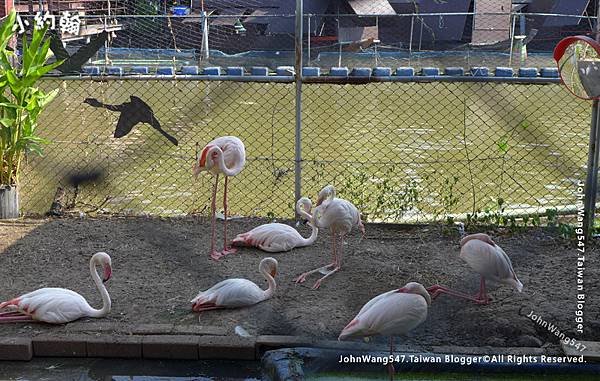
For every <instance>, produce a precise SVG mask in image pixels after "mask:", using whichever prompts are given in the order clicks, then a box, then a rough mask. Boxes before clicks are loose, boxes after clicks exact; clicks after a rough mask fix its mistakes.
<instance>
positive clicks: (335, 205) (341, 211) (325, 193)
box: [296, 185, 365, 290]
mask: <svg viewBox="0 0 600 381" xmlns="http://www.w3.org/2000/svg"><path fill="white" fill-rule="evenodd" d="M298 212H299V214H300V215H301V216H302V217H303V218H305V219H307V220H309V221H311V222H312V223H313V225H314V226H315V227H317V228H320V229H325V228H329V229H330V231H331V240H332V241H331V244H332V245H331V247H332V253H333V261H332V262H331V263H330V264H328V265H326V266H323V267H319V268H317V269H314V270H311V271H307V272H305V273H303V274H301V275H300V276H299V277H298V278H296V283H303V282H305V281H306V277H307V276H308V275H310V274H314V273H316V272H320V273H321V274H324V276H323V277H322V278H321V279H319V280H317V281H316V282H315V284H314V285H313V287H312V288H313V290H316V289H317V288H319V287H320V286H321V283H322V282H323V281H324V280H325V279H326V278H327V277H329V276H331V275H332V274H334V273H336V272H338V271H339V270H340V269H341V267H342V255H343V249H344V237H345V236H346V234H348V233H349V232H350V231H351V230H352V227H353V226H355V225H357V226H358V228H359V229H360V231H361V232H362V236H363V237H364V235H365V227H364V225H363V223H362V220H361V219H360V213H359V211H358V209H356V207H355V206H354V205H353V204H352V203H351V202H350V201H347V200H344V199H341V198H337V197H335V188H334V187H333V185H327V186H326V187H324V188H323V189H322V190H321V192H319V198H318V200H317V207H316V208H315V212H314V214H313V215H310V213H308V212H307V211H305V210H298ZM338 235H339V238H340V242H341V245H340V248H339V251H338V249H337V236H338Z"/></svg>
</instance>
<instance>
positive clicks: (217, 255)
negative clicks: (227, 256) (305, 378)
mask: <svg viewBox="0 0 600 381" xmlns="http://www.w3.org/2000/svg"><path fill="white" fill-rule="evenodd" d="M222 256H223V255H222V254H221V253H220V252H218V251H216V250H215V251H213V252H212V253H210V257H211V258H212V259H213V260H215V261H218V260H219V259H221V257H222Z"/></svg>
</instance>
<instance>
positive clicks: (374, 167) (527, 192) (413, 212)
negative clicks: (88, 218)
mask: <svg viewBox="0 0 600 381" xmlns="http://www.w3.org/2000/svg"><path fill="white" fill-rule="evenodd" d="M42 87H44V88H47V89H49V88H53V87H60V88H61V92H60V95H59V96H58V98H57V99H56V100H55V101H54V102H53V103H52V104H51V106H49V109H48V110H47V111H46V112H45V113H44V115H43V117H42V119H41V125H40V127H39V131H40V132H41V134H42V135H43V136H44V137H46V138H48V139H50V140H51V141H52V143H51V144H50V145H48V146H47V147H46V154H45V157H43V158H37V157H30V158H29V160H28V165H27V168H26V172H25V175H24V177H23V179H22V186H21V188H22V190H23V191H22V195H21V197H22V203H23V210H24V211H25V212H29V213H41V212H45V211H47V210H48V208H49V206H50V203H51V201H52V198H53V196H54V193H55V190H56V187H57V186H58V185H61V184H62V185H65V179H66V177H67V175H68V174H69V173H72V172H73V171H89V170H92V169H101V170H103V171H104V173H106V177H105V178H104V180H103V181H101V182H99V183H96V184H94V185H84V186H82V187H81V189H80V194H79V197H78V198H77V202H78V207H79V208H81V209H83V210H94V209H97V208H98V206H99V205H102V208H100V211H101V212H102V211H104V212H118V213H135V214H140V213H151V214H160V215H179V214H187V213H192V212H206V211H207V210H208V209H207V208H208V205H209V202H210V201H209V200H210V193H211V182H212V178H211V177H210V176H208V175H206V174H205V175H204V176H200V177H199V179H197V180H194V179H193V178H192V176H191V166H192V163H193V161H194V151H195V144H196V142H198V143H199V144H200V146H201V147H202V146H203V145H204V144H206V143H207V142H208V141H210V140H211V139H213V138H215V137H217V136H221V135H236V136H238V137H240V138H241V139H242V140H243V141H244V142H245V145H246V151H247V156H248V162H247V164H246V167H245V169H244V170H243V171H242V173H241V174H240V175H238V176H236V177H235V178H233V179H231V180H230V193H229V200H230V202H229V206H230V210H231V212H232V213H233V214H240V215H260V216H281V217H290V216H291V215H292V214H291V213H292V206H293V199H294V136H295V134H294V121H295V117H294V110H295V103H294V86H293V85H292V84H275V83H236V82H200V81H176V80H169V81H157V80H154V81H152V80H144V81H127V80H119V81H108V82H100V81H92V80H89V79H88V80H77V81H73V80H70V81H61V80H54V79H47V80H44V81H43V82H42ZM130 95H136V96H138V97H141V98H142V99H144V100H145V101H146V102H147V103H148V104H149V105H150V106H151V107H152V109H153V110H154V112H155V116H156V117H157V118H158V120H159V121H160V122H161V124H162V127H163V128H164V129H165V130H166V131H168V132H169V133H170V134H172V135H174V136H175V137H176V138H177V139H178V140H179V146H177V147H175V146H173V145H171V144H170V143H169V142H168V141H167V140H166V139H164V138H163V137H162V136H161V135H159V134H158V133H157V132H156V131H154V130H153V129H152V128H150V127H149V126H147V125H138V126H137V127H135V128H134V130H133V131H132V132H131V133H130V134H129V135H127V136H126V137H124V138H121V139H114V138H113V137H112V134H113V131H114V129H115V125H116V123H117V119H118V116H119V114H118V113H117V112H111V111H108V110H105V109H97V108H93V107H91V106H88V105H87V104H83V103H82V102H83V100H84V99H85V98H86V97H95V98H97V99H99V100H101V101H103V102H106V103H114V104H118V103H122V102H124V101H126V100H128V98H129V96H130ZM303 110H304V111H303V130H302V159H303V162H302V165H301V167H302V176H301V179H302V194H304V195H308V196H310V197H312V198H314V197H315V195H316V192H317V191H318V190H319V189H320V188H321V187H323V186H324V185H326V184H327V183H333V184H334V185H336V187H337V188H338V191H339V192H340V195H341V196H342V197H345V198H348V199H350V200H351V201H353V202H355V203H356V204H357V206H359V208H360V209H362V211H363V212H364V213H365V214H366V215H367V218H368V219H369V220H382V219H385V220H387V221H392V220H393V221H415V220H420V221H422V220H430V219H432V218H442V217H443V215H445V214H449V213H453V214H460V213H466V212H469V211H471V210H472V209H473V207H474V206H475V208H481V209H483V208H486V207H488V206H490V205H494V204H496V200H497V199H498V198H502V199H503V200H504V201H505V206H506V207H507V211H508V210H512V211H515V212H519V213H522V212H536V211H544V210H545V209H546V208H550V207H557V208H564V207H569V206H571V205H573V204H574V202H575V196H574V192H575V191H576V187H575V185H574V184H575V182H576V181H577V180H580V179H584V178H585V171H584V168H583V167H584V165H585V163H586V156H587V139H588V129H589V119H590V104H589V103H587V102H585V101H581V100H576V99H574V98H573V97H572V96H570V94H569V93H567V91H566V90H565V89H563V88H562V87H561V86H560V85H544V86H542V85H507V84H490V83H487V84H486V83H482V84H478V83H470V84H469V83H422V84H415V83H378V84H375V83H373V84H367V85H329V84H322V85H316V84H313V85H305V86H304V88H303Z"/></svg>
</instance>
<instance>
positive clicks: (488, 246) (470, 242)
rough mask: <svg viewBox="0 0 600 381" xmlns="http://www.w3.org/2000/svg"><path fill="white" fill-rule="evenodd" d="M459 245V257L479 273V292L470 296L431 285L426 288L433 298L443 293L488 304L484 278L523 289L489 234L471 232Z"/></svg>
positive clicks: (509, 262) (507, 260)
mask: <svg viewBox="0 0 600 381" xmlns="http://www.w3.org/2000/svg"><path fill="white" fill-rule="evenodd" d="M460 246H461V249H460V257H461V258H462V259H463V260H464V261H465V262H467V264H468V265H469V266H471V268H472V269H473V270H475V272H477V273H478V274H480V275H481V282H480V286H479V292H478V293H477V294H476V295H474V296H471V295H467V294H464V293H462V292H458V291H454V290H450V289H449V288H447V287H444V286H440V285H433V286H431V287H429V288H428V289H427V290H428V291H429V292H430V293H431V297H432V298H433V299H435V298H436V297H438V296H439V294H441V293H445V294H449V295H453V296H456V297H459V298H464V299H468V300H472V301H473V302H475V303H477V304H488V303H489V301H490V299H489V297H488V295H487V292H486V289H485V280H486V279H490V280H492V281H494V282H498V283H504V284H506V285H509V286H512V287H514V288H516V289H517V291H519V292H521V291H522V290H523V283H521V281H519V279H518V278H517V275H516V274H515V271H514V270H513V266H512V263H511V261H510V258H509V257H508V255H506V253H505V252H504V250H502V248H500V246H498V245H496V243H495V242H494V241H492V239H491V238H490V236H488V235H487V234H484V233H477V234H471V235H468V236H466V237H464V238H463V239H462V240H461V241H460Z"/></svg>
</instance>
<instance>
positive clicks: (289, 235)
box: [231, 197, 319, 253]
mask: <svg viewBox="0 0 600 381" xmlns="http://www.w3.org/2000/svg"><path fill="white" fill-rule="evenodd" d="M296 209H297V210H298V212H299V213H300V210H301V209H304V211H306V212H310V210H311V209H312V203H311V202H310V200H309V199H308V198H306V197H302V198H301V199H300V200H298V202H297V204H296ZM308 224H309V225H310V227H311V228H312V233H311V235H310V237H308V238H304V237H302V236H301V235H300V233H298V231H297V230H296V229H294V228H293V227H291V226H289V225H286V224H280V223H271V224H264V225H260V226H257V227H255V228H254V229H252V230H250V231H249V232H246V233H242V234H239V235H238V236H237V237H235V238H234V239H233V241H232V243H231V244H232V245H234V246H256V247H258V248H259V249H261V250H264V251H268V252H271V253H277V252H281V251H289V250H292V249H293V248H295V247H303V246H308V245H312V244H313V243H314V242H315V241H316V240H317V234H318V232H319V229H318V228H316V227H315V226H314V225H313V224H312V223H311V222H309V223H308Z"/></svg>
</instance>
